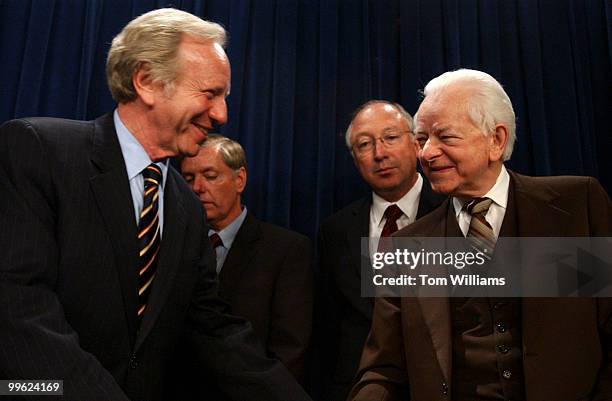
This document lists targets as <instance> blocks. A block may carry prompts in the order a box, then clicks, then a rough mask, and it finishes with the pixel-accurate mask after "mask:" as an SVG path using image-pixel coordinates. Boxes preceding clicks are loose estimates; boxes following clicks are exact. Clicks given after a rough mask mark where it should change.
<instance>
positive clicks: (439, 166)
mask: <svg viewBox="0 0 612 401" xmlns="http://www.w3.org/2000/svg"><path fill="white" fill-rule="evenodd" d="M469 96H470V91H469V89H468V88H462V87H454V88H447V89H445V90H444V91H443V92H441V93H439V94H436V95H429V96H427V97H426V98H425V99H424V100H423V103H422V104H421V106H420V107H419V110H418V113H417V119H416V128H415V134H416V138H417V141H418V142H419V144H420V148H421V150H420V151H419V160H420V162H421V166H422V168H423V172H424V173H425V175H426V176H427V178H428V179H429V182H430V183H431V187H432V189H433V190H434V191H435V192H438V193H442V194H445V195H453V196H457V197H460V198H474V197H479V196H483V195H484V194H486V193H487V192H488V191H489V189H491V187H492V186H493V185H494V184H495V181H496V179H497V176H498V175H499V172H500V169H501V166H502V159H501V157H502V153H503V148H504V146H505V143H506V140H507V135H508V134H507V130H506V128H505V126H504V125H503V124H497V125H496V126H495V131H494V132H491V133H489V134H488V135H487V133H486V132H483V131H482V129H481V128H480V127H478V126H477V125H476V124H474V122H473V121H472V119H471V118H470V115H469V113H468V111H467V107H466V102H465V99H468V98H469Z"/></svg>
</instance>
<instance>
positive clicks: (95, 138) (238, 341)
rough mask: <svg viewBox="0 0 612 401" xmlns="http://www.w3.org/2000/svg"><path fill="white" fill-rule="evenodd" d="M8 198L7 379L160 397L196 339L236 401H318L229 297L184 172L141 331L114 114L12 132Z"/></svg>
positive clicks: (168, 195) (34, 123)
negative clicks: (182, 338)
mask: <svg viewBox="0 0 612 401" xmlns="http://www.w3.org/2000/svg"><path fill="white" fill-rule="evenodd" d="M0 193H1V194H2V196H0V254H1V255H2V256H0V258H1V259H0V261H1V262H0V339H1V343H2V345H1V346H0V377H1V378H12V379H23V378H36V379H45V378H47V379H63V380H64V393H65V394H66V398H67V399H81V400H83V399H86V400H97V399H106V400H108V399H111V400H127V399H131V400H159V399H161V398H162V394H163V391H164V388H165V386H166V383H165V380H164V379H165V377H166V375H167V373H168V370H169V369H170V368H172V367H171V366H168V361H169V359H170V357H171V356H174V357H175V355H173V351H174V350H175V346H176V343H177V339H178V338H179V334H180V333H181V332H182V331H187V332H188V333H189V334H190V338H191V339H192V340H193V344H194V346H195V348H194V349H193V350H192V352H193V354H195V355H197V356H198V357H200V358H201V359H202V360H203V361H204V363H205V364H207V365H208V366H210V368H211V369H212V370H213V371H214V372H215V373H216V374H217V379H218V381H219V383H220V384H221V387H222V388H223V389H224V391H225V392H226V393H227V395H229V396H230V397H231V398H233V399H239V400H249V399H252V400H289V399H293V400H302V399H304V400H307V399H308V397H307V396H306V395H305V393H304V392H303V390H301V388H299V386H297V384H295V382H294V381H293V380H292V379H291V377H290V375H289V373H288V372H287V371H286V370H285V369H284V367H282V366H281V365H280V364H279V363H278V362H276V361H272V360H268V359H265V358H264V357H263V356H262V355H263V350H262V349H261V346H260V345H259V343H258V342H257V341H256V340H254V338H255V337H254V336H253V334H252V329H251V328H250V326H249V325H247V324H246V323H245V321H244V320H242V319H241V318H236V317H232V316H230V315H229V314H228V310H227V306H226V304H224V303H223V302H222V301H220V300H219V299H218V298H217V281H216V274H215V269H214V259H213V257H212V251H211V248H210V244H209V242H208V239H207V236H206V233H207V227H206V224H205V223H204V218H203V213H202V209H201V205H200V202H199V201H198V200H197V199H196V198H195V196H194V195H193V194H192V192H191V190H190V189H189V188H188V187H187V186H186V184H185V183H184V182H183V181H182V179H181V177H180V176H179V175H178V173H177V172H176V171H175V170H174V169H172V168H171V169H170V170H169V172H168V177H167V181H166V187H165V194H164V197H165V199H164V204H165V206H164V213H165V224H164V233H163V238H162V245H161V250H160V255H159V262H158V267H157V276H156V278H155V280H154V282H153V288H152V291H151V295H150V297H149V302H148V307H147V312H146V314H145V316H144V319H143V321H142V324H141V326H140V329H138V327H137V319H136V307H137V285H138V284H137V283H138V282H137V271H136V266H137V249H138V245H137V241H136V224H135V221H134V211H133V207H132V201H131V195H130V189H129V184H128V180H127V173H126V170H125V163H124V161H123V157H122V154H121V151H120V148H119V144H118V141H117V137H116V133H115V129H114V125H113V121H112V115H106V116H103V117H101V118H99V119H97V120H95V121H90V122H81V121H69V120H59V119H49V118H33V119H25V120H15V121H11V122H8V123H6V124H5V125H3V126H2V127H0ZM247 370H248V372H247ZM202 398H203V399H206V394H205V390H203V393H202Z"/></svg>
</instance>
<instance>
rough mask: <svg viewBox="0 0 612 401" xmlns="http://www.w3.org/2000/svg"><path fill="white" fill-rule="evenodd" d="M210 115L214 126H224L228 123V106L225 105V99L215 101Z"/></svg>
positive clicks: (220, 97)
mask: <svg viewBox="0 0 612 401" xmlns="http://www.w3.org/2000/svg"><path fill="white" fill-rule="evenodd" d="M208 115H209V117H210V119H211V120H212V122H213V123H214V124H217V125H223V124H225V123H226V122H227V104H226V103H225V97H222V96H219V97H217V98H215V99H214V100H213V104H212V107H211V108H210V110H209V111H208Z"/></svg>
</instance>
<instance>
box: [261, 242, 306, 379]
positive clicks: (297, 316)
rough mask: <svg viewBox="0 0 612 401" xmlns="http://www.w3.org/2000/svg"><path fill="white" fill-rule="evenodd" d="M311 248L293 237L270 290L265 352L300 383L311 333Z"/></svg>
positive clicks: (302, 377) (303, 373)
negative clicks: (271, 300)
mask: <svg viewBox="0 0 612 401" xmlns="http://www.w3.org/2000/svg"><path fill="white" fill-rule="evenodd" d="M311 252H312V249H311V245H310V242H309V241H308V239H307V238H304V237H301V236H300V237H297V238H296V240H295V241H294V242H293V244H292V246H291V247H290V248H289V249H288V250H287V252H286V254H285V259H284V262H283V265H282V267H281V269H280V271H279V275H278V277H277V281H276V283H275V286H274V301H273V302H272V313H271V322H270V332H269V333H270V334H269V338H268V343H267V348H268V350H269V351H271V352H272V353H273V354H274V356H275V357H277V358H278V359H280V360H281V361H282V362H283V364H284V365H285V366H286V367H287V369H289V371H290V372H291V373H292V374H293V375H294V376H295V377H296V378H297V379H298V381H300V382H302V383H303V382H304V379H305V377H304V376H305V363H306V351H307V349H308V345H309V343H310V335H311V332H312V310H313V303H314V299H313V298H314V284H313V276H312V265H311Z"/></svg>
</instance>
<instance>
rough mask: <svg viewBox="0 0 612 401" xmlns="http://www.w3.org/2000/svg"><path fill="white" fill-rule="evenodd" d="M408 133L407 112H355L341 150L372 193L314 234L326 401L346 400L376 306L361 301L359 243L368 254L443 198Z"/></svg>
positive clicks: (370, 108) (380, 108)
mask: <svg viewBox="0 0 612 401" xmlns="http://www.w3.org/2000/svg"><path fill="white" fill-rule="evenodd" d="M412 131H413V121H412V117H411V116H410V114H408V113H407V112H406V111H405V110H404V108H403V107H402V106H400V105H399V104H397V103H392V102H388V101H384V100H371V101H369V102H367V103H365V104H363V105H362V106H360V107H359V108H358V109H357V110H356V112H355V114H354V117H353V119H352V121H351V123H350V125H349V127H348V129H347V130H346V145H347V147H348V149H349V151H350V152H351V155H352V156H353V160H354V162H355V166H356V167H357V170H358V171H359V173H360V175H361V177H362V178H363V179H364V181H365V182H366V183H367V184H368V185H369V186H370V187H371V188H372V195H371V196H366V197H365V198H362V199H359V200H357V201H356V202H354V203H352V204H350V205H348V206H347V207H345V208H344V209H342V210H340V211H339V212H337V213H336V214H334V215H333V216H331V217H329V218H328V219H327V220H326V221H325V222H324V223H323V224H322V225H321V228H320V231H319V250H320V268H321V274H322V280H323V289H322V292H323V297H324V301H323V306H324V308H325V313H324V316H325V318H326V321H325V324H324V325H322V327H324V328H325V329H324V330H326V331H325V333H323V334H322V336H321V338H324V339H325V340H324V345H323V350H322V356H321V359H322V360H321V366H322V371H323V375H324V377H323V380H324V393H325V397H324V399H326V400H332V401H335V400H345V399H346V396H347V394H348V391H349V390H350V386H351V382H352V380H353V377H354V376H355V374H356V372H357V368H358V365H359V358H360V356H361V350H362V349H363V344H364V342H365V339H366V336H367V334H368V331H369V330H370V323H371V318H372V305H373V300H372V299H371V298H363V297H362V296H361V273H360V271H361V265H362V260H361V259H362V255H361V238H362V237H369V238H371V240H370V249H369V253H370V255H371V254H372V253H373V252H376V250H377V247H378V238H380V237H386V236H389V235H391V234H392V233H393V232H395V231H397V230H398V229H401V228H403V227H406V226H407V225H408V224H410V223H412V222H413V221H415V220H416V219H417V218H419V217H421V216H422V215H424V214H426V213H428V212H429V211H430V210H432V209H433V208H434V207H435V206H437V205H438V204H439V203H440V202H441V201H442V199H443V197H441V196H439V195H436V194H434V193H433V192H432V191H431V188H430V186H429V184H427V183H425V182H424V180H423V178H422V177H421V175H420V174H419V173H418V172H417V170H416V160H417V156H416V155H417V152H418V150H419V145H418V143H417V142H416V140H415V138H414V133H413V132H412Z"/></svg>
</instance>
